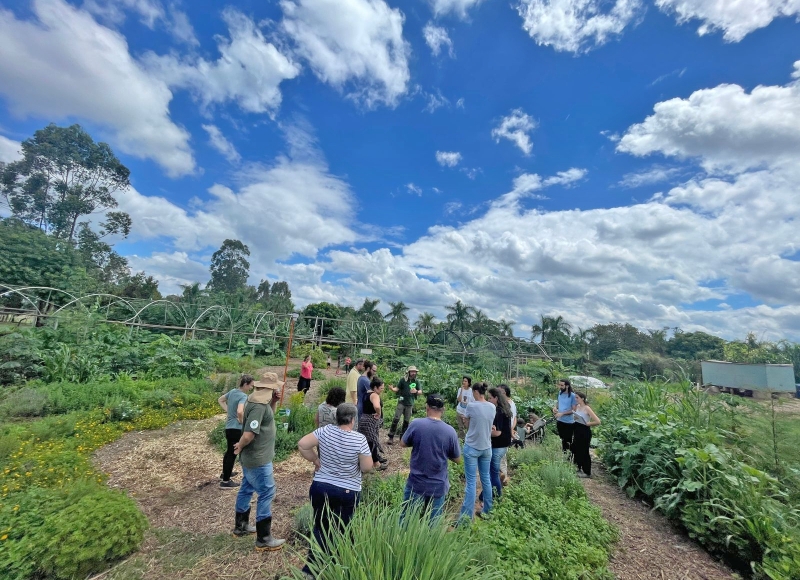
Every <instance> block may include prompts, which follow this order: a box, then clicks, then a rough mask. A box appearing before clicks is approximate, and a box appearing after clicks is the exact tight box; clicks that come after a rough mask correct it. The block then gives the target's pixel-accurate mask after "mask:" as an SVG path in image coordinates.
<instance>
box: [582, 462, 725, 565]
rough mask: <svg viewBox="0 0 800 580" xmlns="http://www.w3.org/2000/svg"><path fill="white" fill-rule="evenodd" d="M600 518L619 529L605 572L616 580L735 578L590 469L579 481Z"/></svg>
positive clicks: (602, 474)
mask: <svg viewBox="0 0 800 580" xmlns="http://www.w3.org/2000/svg"><path fill="white" fill-rule="evenodd" d="M581 481H582V482H583V487H584V489H586V493H587V495H588V496H589V499H591V500H592V502H593V503H594V504H596V505H598V506H599V507H600V509H602V511H603V517H605V518H606V519H607V520H608V521H609V522H611V523H613V524H615V525H616V526H617V527H618V528H619V532H620V540H619V543H618V544H617V547H616V550H615V551H614V554H613V555H612V557H611V562H610V563H609V568H610V569H611V571H612V572H613V573H614V574H615V575H616V577H617V578H618V579H619V580H731V579H737V578H739V576H738V575H736V574H735V573H734V572H732V571H731V570H730V569H728V568H727V567H726V566H724V565H723V564H721V563H719V562H717V561H716V560H714V558H712V557H711V555H710V554H708V552H706V551H705V550H703V548H701V547H700V546H699V545H697V544H696V543H694V542H692V541H691V540H690V539H689V538H687V537H686V535H685V534H683V533H682V532H681V531H680V530H677V529H676V528H675V527H673V526H672V525H671V524H670V522H669V521H668V520H667V519H666V518H664V517H663V516H661V515H660V514H658V513H656V512H653V511H652V510H651V509H650V508H649V507H648V506H647V505H645V504H644V503H642V502H641V501H636V500H632V499H631V498H629V497H628V496H627V495H626V494H625V492H624V491H622V489H620V488H619V487H618V486H617V485H615V484H614V482H613V481H611V480H610V478H609V477H608V476H607V474H606V472H605V470H604V469H603V466H602V464H600V463H599V462H597V461H595V462H594V463H593V464H592V478H591V479H584V480H581Z"/></svg>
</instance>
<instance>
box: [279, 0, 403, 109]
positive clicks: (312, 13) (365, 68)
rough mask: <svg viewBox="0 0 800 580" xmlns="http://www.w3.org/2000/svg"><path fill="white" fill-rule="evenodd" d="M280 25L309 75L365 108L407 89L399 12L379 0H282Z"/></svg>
mask: <svg viewBox="0 0 800 580" xmlns="http://www.w3.org/2000/svg"><path fill="white" fill-rule="evenodd" d="M281 8H282V9H283V13H284V19H283V21H282V22H281V27H282V30H283V31H284V33H285V34H287V35H288V37H289V38H291V40H292V41H293V43H294V45H295V52H296V54H297V55H298V56H299V57H301V58H302V59H304V60H306V61H307V62H308V63H309V65H310V66H311V68H312V70H313V71H314V74H316V75H317V77H318V78H319V79H320V80H322V81H323V82H326V83H328V84H330V85H332V86H333V87H335V88H336V89H338V90H341V91H347V93H348V95H349V96H350V97H352V98H354V99H356V100H358V101H360V102H362V103H364V104H365V105H366V106H367V107H374V106H376V105H378V104H380V103H383V104H386V105H389V106H395V105H396V104H397V102H398V99H399V98H400V97H401V96H402V95H404V94H405V93H406V92H407V91H408V82H409V79H410V77H411V74H410V72H409V69H408V57H409V54H410V52H411V48H410V46H409V44H408V43H407V42H406V41H405V39H404V38H403V21H404V16H403V14H402V12H400V10H398V9H396V8H391V7H390V6H389V5H388V4H386V2H384V0H282V2H281Z"/></svg>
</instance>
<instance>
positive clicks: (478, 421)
mask: <svg viewBox="0 0 800 580" xmlns="http://www.w3.org/2000/svg"><path fill="white" fill-rule="evenodd" d="M494 415H495V408H494V405H492V404H491V403H490V402H489V401H480V402H479V401H474V402H472V403H470V404H469V405H467V412H466V413H465V414H464V416H465V417H468V418H469V429H467V436H466V437H465V438H464V444H465V445H469V446H470V447H472V448H473V449H477V450H478V451H483V450H484V449H489V448H490V447H491V446H492V425H493V424H494Z"/></svg>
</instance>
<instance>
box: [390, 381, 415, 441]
mask: <svg viewBox="0 0 800 580" xmlns="http://www.w3.org/2000/svg"><path fill="white" fill-rule="evenodd" d="M417 372H418V371H417V367H415V366H410V367H408V372H407V375H406V376H405V377H403V378H402V379H400V380H399V381H397V386H396V387H389V388H390V389H392V391H394V392H395V393H397V396H398V398H399V400H398V401H397V408H396V409H395V411H394V419H392V426H391V427H390V428H389V441H387V443H389V445H394V436H395V434H396V433H397V424H398V423H399V422H400V416H401V415H402V416H403V425H402V427H401V428H400V437H401V438H402V437H403V433H405V432H406V428H407V427H408V424H409V423H410V422H411V414H412V413H413V412H414V401H415V400H416V398H417V395H421V394H422V385H420V382H419V381H418V380H417Z"/></svg>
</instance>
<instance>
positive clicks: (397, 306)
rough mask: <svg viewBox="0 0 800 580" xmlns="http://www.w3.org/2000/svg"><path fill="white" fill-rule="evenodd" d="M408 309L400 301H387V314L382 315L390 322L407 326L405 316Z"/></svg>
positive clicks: (406, 317)
mask: <svg viewBox="0 0 800 580" xmlns="http://www.w3.org/2000/svg"><path fill="white" fill-rule="evenodd" d="M408 311H409V308H408V306H406V305H405V303H404V302H402V301H400V302H389V314H387V315H386V316H384V318H387V319H388V320H389V323H390V324H394V325H397V326H402V327H403V328H408V316H406V312H408Z"/></svg>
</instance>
